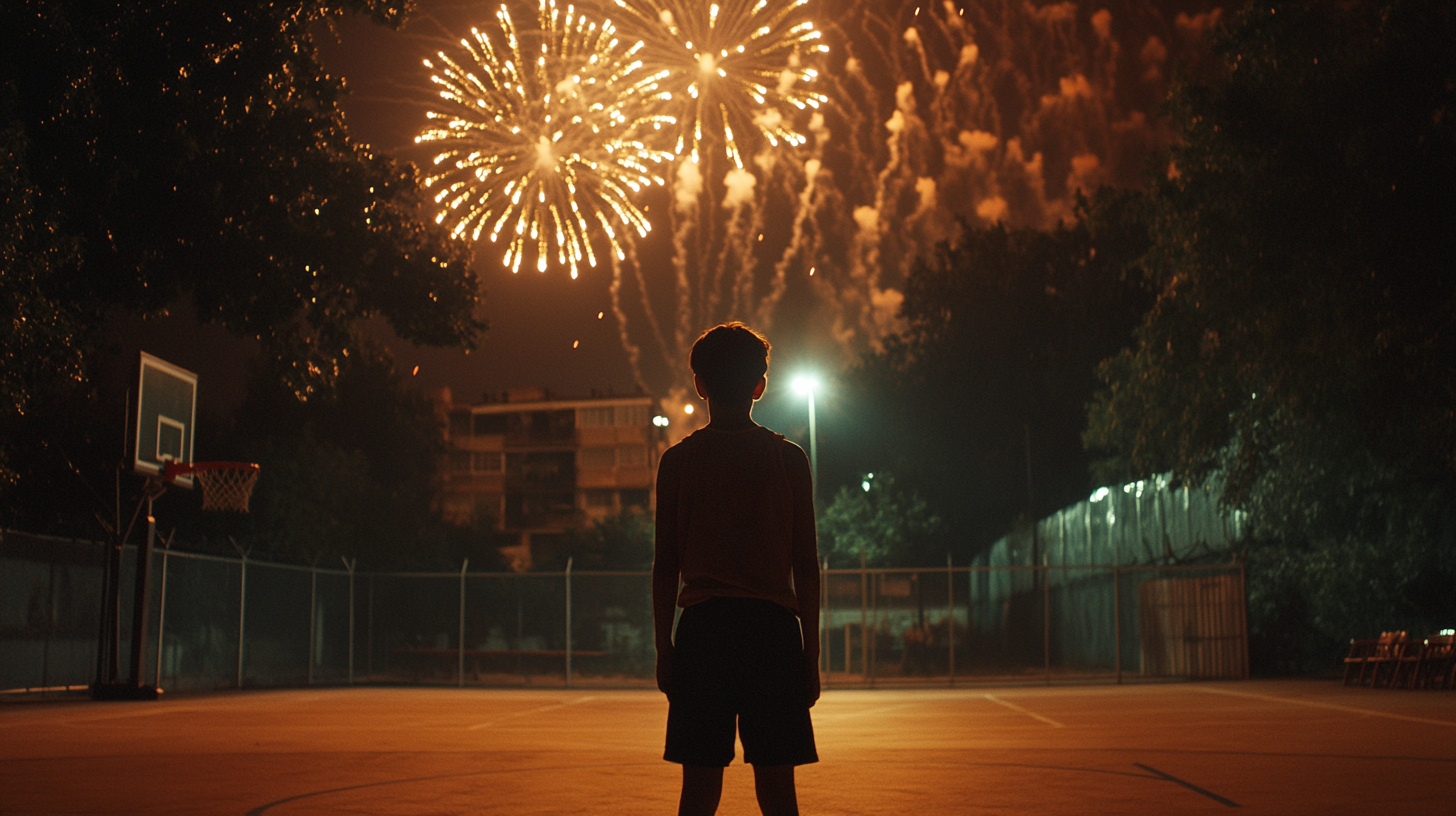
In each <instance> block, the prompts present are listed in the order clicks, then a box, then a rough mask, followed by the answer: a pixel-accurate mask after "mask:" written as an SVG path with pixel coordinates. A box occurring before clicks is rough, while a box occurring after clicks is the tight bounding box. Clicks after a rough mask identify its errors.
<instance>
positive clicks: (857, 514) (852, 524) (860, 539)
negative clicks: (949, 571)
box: [819, 471, 946, 567]
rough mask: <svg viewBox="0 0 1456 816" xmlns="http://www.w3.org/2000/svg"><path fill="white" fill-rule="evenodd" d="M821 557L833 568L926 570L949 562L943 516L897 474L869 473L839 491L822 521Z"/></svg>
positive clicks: (820, 530) (820, 520)
mask: <svg viewBox="0 0 1456 816" xmlns="http://www.w3.org/2000/svg"><path fill="white" fill-rule="evenodd" d="M819 534H820V542H819V552H820V554H821V555H823V556H824V557H826V558H828V559H829V565H830V566H831V567H857V566H859V565H860V564H861V563H864V564H867V565H869V566H872V567H924V566H930V565H934V564H937V563H939V562H940V561H943V560H945V553H946V548H945V544H946V541H945V535H944V529H943V528H942V525H941V522H940V517H938V516H936V515H935V513H933V512H932V511H931V509H930V505H928V504H927V503H926V502H925V500H924V499H922V498H921V497H920V495H919V494H917V493H916V492H914V491H913V490H906V489H905V488H903V487H901V486H900V485H898V484H896V482H895V477H894V475H893V474H891V473H889V472H885V471H881V472H879V473H867V474H865V476H864V479H863V481H862V482H861V483H860V485H859V486H858V487H850V486H845V487H841V488H840V489H839V493H837V494H836V495H835V497H834V501H833V502H831V503H830V505H829V506H828V507H827V508H825V510H824V513H823V515H821V516H820V518H819Z"/></svg>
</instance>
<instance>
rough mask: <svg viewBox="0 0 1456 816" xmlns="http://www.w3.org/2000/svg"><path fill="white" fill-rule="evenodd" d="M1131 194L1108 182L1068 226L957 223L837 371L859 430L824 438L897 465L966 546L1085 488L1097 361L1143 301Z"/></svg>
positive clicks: (875, 464)
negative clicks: (888, 328)
mask: <svg viewBox="0 0 1456 816" xmlns="http://www.w3.org/2000/svg"><path fill="white" fill-rule="evenodd" d="M1138 206H1139V199H1138V197H1137V196H1136V195H1134V194H1131V193H1125V192H1116V191H1112V190H1103V191H1100V192H1099V193H1098V194H1097V196H1095V197H1094V198H1093V199H1092V200H1091V201H1086V202H1084V203H1083V206H1082V208H1081V212H1080V216H1081V217H1080V219H1079V220H1078V221H1077V222H1076V223H1073V224H1069V225H1064V226H1062V227H1060V228H1058V229H1056V230H1051V231H1041V230H1030V229H1026V230H1010V229H1007V228H1005V227H1003V226H999V225H997V226H993V227H989V228H972V227H970V226H966V227H964V228H963V229H962V232H961V236H960V238H959V239H958V240H957V241H956V242H955V243H954V244H947V245H942V246H941V247H940V248H939V250H938V252H937V253H936V255H935V256H934V257H932V258H927V259H924V260H922V261H921V262H919V263H917V264H916V266H915V267H914V268H913V270H912V272H911V274H910V276H909V279H908V281H907V283H906V286H905V300H904V303H903V305H902V309H901V316H902V317H903V318H904V320H905V322H906V325H907V328H906V329H905V330H904V331H903V332H901V333H900V334H898V335H895V336H892V337H890V338H888V339H887V341H886V343H885V347H884V350H883V351H882V352H880V353H877V354H872V355H869V356H867V357H866V358H865V359H864V360H863V362H862V363H861V364H860V365H859V366H858V367H857V368H856V369H854V370H852V371H851V372H850V373H849V374H848V375H847V377H846V380H847V383H846V384H847V385H848V386H849V390H850V392H851V393H852V394H853V395H854V398H855V400H856V402H857V403H858V404H859V405H860V406H862V407H861V409H860V411H859V414H860V416H861V419H860V422H859V424H858V425H857V426H856V427H855V428H854V434H855V438H853V439H844V440H837V441H835V442H833V444H831V445H826V446H825V447H826V450H832V449H836V448H842V447H848V446H853V447H854V448H855V449H857V450H859V451H860V452H861V453H860V455H861V457H862V461H864V462H865V463H866V464H868V465H870V466H871V467H872V468H874V470H875V471H876V472H879V471H883V470H891V471H893V472H895V473H896V474H897V475H898V477H899V478H900V479H901V480H902V481H903V483H904V484H905V486H906V487H907V488H913V489H914V490H915V491H917V492H918V493H920V495H922V496H924V497H925V500H926V501H927V502H929V505H930V507H931V508H933V509H934V512H935V513H936V514H937V515H939V516H940V517H941V518H943V519H944V521H945V523H946V525H947V532H948V534H949V535H950V538H951V540H952V541H954V542H955V548H956V549H957V552H956V555H957V556H958V557H960V558H964V557H967V556H970V555H973V554H974V552H975V551H976V550H977V549H979V548H980V547H983V546H985V545H986V544H989V543H990V542H991V541H993V540H995V539H996V538H997V537H999V536H1000V535H1001V534H1003V533H1004V532H1005V531H1006V530H1007V529H1008V527H1009V525H1010V524H1011V523H1012V522H1013V521H1014V520H1016V519H1017V518H1027V517H1032V516H1034V515H1039V514H1042V513H1046V512H1049V511H1050V510H1053V509H1055V508H1057V507H1060V506H1062V505H1064V504H1066V503H1068V502H1070V501H1075V500H1076V499H1079V498H1084V497H1085V496H1086V494H1087V491H1088V488H1089V484H1088V476H1087V458H1086V456H1085V454H1084V453H1083V451H1082V446H1081V436H1080V434H1081V431H1082V429H1083V427H1084V423H1085V404H1086V402H1087V400H1088V399H1090V398H1091V395H1092V393H1093V391H1094V390H1095V388H1096V385H1097V380H1096V377H1095V373H1094V372H1095V370H1096V366H1097V364H1098V362H1099V361H1100V360H1102V359H1104V358H1105V357H1107V356H1109V355H1111V354H1113V353H1114V352H1116V351H1117V349H1119V348H1121V347H1122V346H1123V345H1125V344H1126V343H1127V342H1128V341H1129V338H1130V332H1131V330H1132V328H1133V327H1134V326H1136V325H1137V322H1138V319H1139V317H1140V315H1141V314H1142V311H1143V309H1144V308H1145V305H1146V304H1147V303H1148V302H1149V299H1148V297H1147V295H1146V293H1145V292H1144V290H1143V289H1142V288H1141V283H1140V281H1139V280H1138V279H1136V278H1129V277H1128V276H1127V274H1126V273H1127V265H1128V262H1129V261H1130V260H1131V259H1133V258H1136V257H1138V256H1139V255H1141V254H1142V252H1143V251H1144V250H1145V248H1146V235H1145V227H1144V226H1143V225H1142V223H1141V221H1140V218H1139V216H1138V214H1137V208H1138ZM1028 459H1030V461H1029V462H1028ZM1028 465H1029V466H1030V469H1031V480H1030V481H1031V486H1030V490H1028V478H1027V470H1028ZM856 481H857V480H856ZM851 492H853V491H852V489H851ZM1028 493H1030V494H1031V495H1030V496H1028ZM943 559H944V555H943V554H942V555H940V556H939V558H938V559H937V562H938V561H939V560H943Z"/></svg>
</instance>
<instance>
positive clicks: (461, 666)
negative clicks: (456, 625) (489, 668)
mask: <svg viewBox="0 0 1456 816" xmlns="http://www.w3.org/2000/svg"><path fill="white" fill-rule="evenodd" d="M468 566H470V559H469V558H467V559H465V560H464V561H461V562H460V647H459V658H458V662H457V664H456V669H455V674H456V678H457V681H458V684H459V686H460V688H465V568H466V567H468Z"/></svg>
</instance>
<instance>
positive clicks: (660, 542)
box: [652, 448, 681, 694]
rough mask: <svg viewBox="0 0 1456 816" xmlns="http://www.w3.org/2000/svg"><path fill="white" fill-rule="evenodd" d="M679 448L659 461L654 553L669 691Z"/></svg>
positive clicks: (662, 669)
mask: <svg viewBox="0 0 1456 816" xmlns="http://www.w3.org/2000/svg"><path fill="white" fill-rule="evenodd" d="M678 470H679V462H678V452H677V450H676V449H675V448H668V449H667V450H666V451H664V452H663V454H662V461H660V462H658V465H657V518H656V531H655V536H654V544H653V555H652V628H653V642H654V644H655V645H656V646H657V688H658V689H660V690H661V691H662V693H663V694H668V693H670V692H669V689H670V688H671V685H672V622H673V617H674V615H675V613H676V611H677V585H678V577H679V574H680V572H681V565H680V562H679V560H678V529H677V493H678Z"/></svg>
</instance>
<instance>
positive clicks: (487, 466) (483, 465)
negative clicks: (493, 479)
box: [470, 451, 506, 473]
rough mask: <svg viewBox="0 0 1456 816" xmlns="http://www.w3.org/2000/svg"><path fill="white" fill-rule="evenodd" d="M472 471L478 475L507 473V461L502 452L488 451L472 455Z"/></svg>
mask: <svg viewBox="0 0 1456 816" xmlns="http://www.w3.org/2000/svg"><path fill="white" fill-rule="evenodd" d="M470 469H471V470H473V471H475V472H476V473H502V472H504V471H505V469H506V468H505V459H504V457H502V456H501V453H500V451H488V452H485V453H472V454H470Z"/></svg>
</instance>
